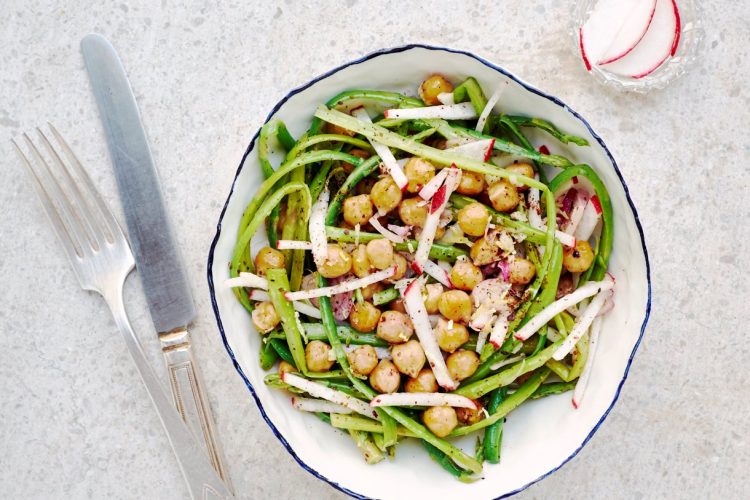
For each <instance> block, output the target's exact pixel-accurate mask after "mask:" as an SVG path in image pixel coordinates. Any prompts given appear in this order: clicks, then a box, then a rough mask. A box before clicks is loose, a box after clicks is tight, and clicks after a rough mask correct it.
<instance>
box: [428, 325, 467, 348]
mask: <svg viewBox="0 0 750 500" xmlns="http://www.w3.org/2000/svg"><path fill="white" fill-rule="evenodd" d="M449 325H450V322H449V321H447V320H445V319H443V318H440V319H438V323H437V327H435V337H437V342H438V345H439V346H440V348H441V349H442V350H444V351H445V352H451V353H452V352H454V351H455V350H456V349H458V348H459V347H461V346H462V345H464V344H465V343H467V342H468V341H469V331H468V330H467V329H466V327H465V326H464V325H462V324H460V323H455V322H454V323H453V326H450V328H449Z"/></svg>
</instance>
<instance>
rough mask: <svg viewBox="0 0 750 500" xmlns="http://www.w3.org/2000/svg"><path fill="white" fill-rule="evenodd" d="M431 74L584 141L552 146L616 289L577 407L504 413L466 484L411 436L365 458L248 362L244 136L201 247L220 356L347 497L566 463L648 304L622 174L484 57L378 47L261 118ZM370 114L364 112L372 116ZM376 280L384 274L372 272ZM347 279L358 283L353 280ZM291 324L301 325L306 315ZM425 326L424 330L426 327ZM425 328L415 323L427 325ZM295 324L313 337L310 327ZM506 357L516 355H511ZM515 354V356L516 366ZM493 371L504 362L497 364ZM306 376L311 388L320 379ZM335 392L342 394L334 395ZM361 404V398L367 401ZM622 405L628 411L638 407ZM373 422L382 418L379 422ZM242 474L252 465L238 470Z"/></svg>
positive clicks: (313, 466)
mask: <svg viewBox="0 0 750 500" xmlns="http://www.w3.org/2000/svg"><path fill="white" fill-rule="evenodd" d="M434 73H441V74H443V75H444V76H445V78H447V79H448V80H449V81H452V82H460V81H464V80H466V78H467V77H469V76H473V77H474V78H476V81H477V83H478V84H479V85H480V86H481V88H483V89H489V90H485V91H486V92H487V93H489V92H491V90H492V89H496V88H497V87H498V85H499V84H500V82H501V81H507V82H508V85H507V88H506V89H505V91H504V92H503V95H502V99H500V101H499V102H498V103H497V105H496V106H495V108H494V112H495V113H498V112H502V113H506V114H509V115H512V116H516V115H521V116H535V117H539V118H541V119H543V120H547V121H550V122H552V123H554V124H555V125H556V126H559V127H560V129H561V130H564V131H566V132H567V133H570V134H575V135H577V136H580V137H582V138H584V139H586V140H587V141H588V143H589V144H590V146H588V147H580V146H576V145H574V144H568V145H565V144H560V145H557V144H556V145H555V148H554V149H555V152H558V151H559V152H560V153H561V154H564V155H566V156H567V157H569V158H570V160H571V161H573V162H575V163H576V164H580V163H582V164H587V165H590V166H591V168H592V169H593V170H594V171H595V172H596V174H597V175H598V176H599V178H600V179H601V181H602V183H603V184H604V185H605V186H606V190H607V191H608V192H609V195H610V198H611V203H612V208H613V212H614V219H613V227H614V233H613V247H612V254H611V257H610V260H609V266H608V270H609V272H610V273H611V274H612V276H613V277H614V278H615V279H616V281H617V286H618V287H619V290H620V291H621V292H620V293H617V295H616V297H615V300H614V302H613V303H612V309H611V310H610V311H609V312H608V313H607V314H606V315H603V316H601V326H602V330H601V334H600V335H599V338H598V339H597V340H598V346H597V349H596V362H595V363H594V364H593V365H592V366H591V371H590V373H589V374H587V376H588V377H589V378H588V386H587V388H586V392H585V398H583V400H582V401H581V402H580V405H579V407H578V409H576V408H575V407H574V406H573V404H572V402H571V394H570V393H568V394H558V395H550V396H547V397H544V398H542V399H537V400H532V401H529V402H527V403H525V404H523V405H521V406H519V407H518V408H516V409H515V410H513V411H512V412H511V413H510V414H508V415H507V421H506V422H505V424H504V430H503V436H504V437H503V443H502V458H501V460H500V463H498V464H485V466H484V470H483V473H482V479H481V480H478V481H476V482H474V483H470V484H465V483H463V482H461V481H458V480H456V478H454V477H453V476H451V475H450V474H447V473H446V472H445V471H444V470H443V469H441V467H440V466H439V465H438V464H437V463H436V462H435V461H433V460H432V459H431V458H430V456H429V455H428V454H427V453H426V452H425V450H424V448H423V446H422V445H421V444H420V443H419V442H418V441H416V440H414V439H411V438H403V439H400V440H399V448H398V453H397V454H396V456H395V458H394V459H393V460H383V461H382V462H380V463H379V464H377V465H368V464H366V463H365V461H364V460H362V454H361V452H360V451H359V450H358V449H357V447H356V445H355V444H354V443H353V442H352V440H351V439H349V437H348V436H347V435H346V433H342V432H341V431H338V430H336V429H333V428H332V427H331V426H330V425H328V424H327V423H325V422H323V421H322V420H320V419H319V418H318V417H316V416H315V415H314V414H311V413H309V412H308V413H303V412H299V411H297V410H295V409H294V408H293V407H292V405H291V404H290V396H291V394H290V393H285V392H284V391H281V390H277V389H273V388H272V387H270V386H268V385H266V384H265V383H264V377H265V376H266V371H265V370H263V369H262V368H261V366H260V364H259V363H258V353H259V350H260V348H261V346H262V343H263V338H261V336H260V335H257V334H255V331H254V329H253V326H252V323H251V320H250V316H249V315H248V314H247V311H246V310H245V309H244V307H243V306H242V305H241V304H240V303H239V302H238V301H237V298H236V297H235V294H234V292H233V289H232V288H230V287H228V286H226V285H225V283H226V281H227V279H228V278H229V271H230V269H229V267H228V266H227V262H229V261H230V259H231V257H232V253H233V249H234V247H235V244H236V242H237V229H238V226H239V223H240V221H241V219H242V216H243V212H244V209H245V207H246V205H247V203H248V200H250V199H251V198H252V197H253V195H254V194H255V193H256V191H257V189H258V186H259V185H260V184H261V183H262V182H263V180H262V174H261V170H260V168H259V162H258V155H257V150H256V143H257V135H256V137H255V138H254V139H253V140H252V141H251V142H250V144H249V145H248V148H247V151H246V153H245V154H244V155H243V157H242V158H241V159H240V158H238V160H239V168H238V170H237V174H236V177H235V179H234V182H233V183H232V185H231V187H230V186H229V182H227V191H228V192H229V196H228V198H227V201H226V204H225V205H224V207H223V209H222V210H221V213H220V214H218V221H217V225H216V233H215V237H214V240H213V242H212V245H211V248H210V251H209V257H208V284H209V291H210V294H211V301H212V305H213V308H214V313H215V316H216V321H217V326H218V332H219V335H220V336H221V339H222V341H223V342H224V345H225V347H226V351H227V355H228V356H229V358H230V360H231V361H232V363H233V364H234V366H235V368H236V370H237V372H238V374H239V376H240V377H241V378H242V380H243V381H244V382H245V384H246V385H247V387H248V390H249V394H248V396H252V397H253V398H254V399H255V401H256V403H257V405H258V409H259V410H260V414H261V416H262V418H263V419H264V420H265V421H266V423H267V424H268V426H269V429H270V431H271V432H273V433H274V434H275V435H276V436H277V437H278V439H279V446H283V447H284V448H285V449H286V450H287V451H288V452H289V453H290V455H292V457H293V458H294V459H295V460H296V461H297V462H298V463H299V464H300V466H301V467H303V468H304V469H305V470H306V471H308V472H309V473H311V474H313V475H314V476H315V477H317V478H319V479H321V480H323V481H326V482H328V483H329V484H330V485H331V486H333V487H334V488H337V489H339V490H340V491H343V492H345V493H347V494H349V495H351V496H353V497H356V498H400V497H403V496H405V495H407V494H408V496H409V497H412V498H443V497H447V498H454V497H456V498H461V497H470V498H474V499H490V498H499V497H506V496H508V495H512V494H514V493H517V492H519V491H521V490H523V489H525V488H526V487H527V486H529V485H530V484H532V483H534V482H536V481H539V480H540V479H542V478H544V477H546V476H548V475H549V474H551V473H552V472H554V471H555V470H557V469H558V468H560V467H561V466H562V465H563V464H565V463H566V462H568V461H569V460H571V459H572V458H573V457H574V456H575V455H576V454H577V453H578V451H579V450H580V449H581V448H582V447H583V446H584V444H585V443H587V442H588V441H589V439H590V438H591V436H592V435H593V434H594V433H595V432H596V430H597V429H598V428H599V427H600V426H601V425H602V423H603V421H604V420H605V417H606V415H607V414H608V413H609V411H610V410H611V408H612V406H613V405H614V403H615V401H616V400H617V398H618V395H619V392H620V389H621V387H622V384H623V383H624V381H625V379H626V377H627V374H628V370H629V369H630V365H631V362H632V360H633V356H634V355H635V351H636V349H637V347H638V345H639V343H640V340H641V337H642V335H643V332H644V329H645V326H646V321H647V319H648V316H649V312H650V307H651V288H650V281H649V264H648V257H647V252H646V247H645V243H644V237H643V232H642V228H641V226H640V222H639V218H638V214H637V213H636V210H635V207H634V205H633V202H632V200H631V199H630V197H629V195H628V189H627V186H626V185H625V181H624V179H623V175H622V173H621V172H620V170H619V169H618V168H617V165H616V163H615V160H614V158H613V157H612V155H611V154H610V152H609V150H608V149H607V147H606V146H605V144H604V141H603V140H602V139H601V138H600V137H599V136H598V135H597V134H596V133H595V132H594V131H593V129H592V128H591V126H590V125H589V124H588V123H587V122H586V121H585V120H584V119H583V118H582V117H581V116H580V115H578V114H577V113H576V112H575V111H573V110H572V109H571V108H570V107H569V106H567V105H566V104H565V103H563V102H562V101H560V100H559V99H558V98H556V97H554V96H552V95H549V94H547V93H545V92H544V91H542V90H539V89H537V88H535V87H533V86H532V85H529V84H527V83H525V82H524V81H522V80H521V79H519V78H518V77H516V76H515V75H513V74H511V73H509V72H508V71H506V70H504V69H502V68H500V67H498V66H496V65H494V64H492V63H490V62H488V61H486V60H484V59H481V58H479V57H477V56H474V55H472V54H469V53H466V52H462V51H458V50H453V49H446V48H439V47H430V46H425V45H408V46H404V47H397V48H393V49H386V50H381V51H379V52H376V53H373V54H370V55H367V56H365V57H363V58H361V59H358V60H356V61H352V62H351V63H348V64H345V65H343V66H341V67H338V68H335V69H333V70H331V71H330V72H328V73H326V74H325V75H323V76H320V77H318V78H315V79H313V80H312V81H310V82H309V83H307V84H305V85H303V86H302V87H299V88H297V89H294V90H292V91H290V92H289V94H288V95H286V96H285V97H284V98H283V99H282V101H280V102H279V104H278V105H277V106H275V107H274V108H273V110H272V111H271V113H270V115H269V116H268V119H269V120H270V119H279V120H283V121H284V123H285V124H286V125H287V128H288V129H289V132H290V133H291V134H292V135H293V136H294V137H300V136H301V135H302V134H303V133H304V132H305V130H307V128H308V127H309V126H310V119H311V115H312V113H313V112H314V111H315V110H316V109H317V108H318V106H319V105H320V104H321V103H323V102H326V101H327V100H328V99H330V98H331V96H334V95H337V94H339V93H340V92H342V91H344V90H350V89H357V88H363V89H374V90H384V91H385V90H387V91H394V90H395V91H404V89H407V92H408V89H412V94H411V95H415V94H416V85H418V83H419V82H421V81H422V80H423V79H424V78H425V77H427V76H428V75H431V74H434ZM415 82H416V85H415ZM374 112H375V110H372V113H373V116H374ZM524 132H525V133H527V135H528V139H529V141H530V143H531V145H532V147H533V148H534V149H535V150H538V149H540V147H541V146H542V145H543V144H545V142H546V143H547V144H549V140H550V139H549V136H547V135H545V132H544V131H542V130H539V129H525V130H524ZM446 166H449V165H446ZM558 175H559V174H558ZM446 177H447V174H446ZM415 196H416V193H415ZM434 196H436V195H435V194H433V197H434ZM584 213H585V210H584ZM590 215H591V214H590ZM581 220H582V222H579V227H580V225H581V224H582V223H583V221H585V220H587V219H585V218H584V216H583V215H582V217H581ZM597 222H598V221H597V218H596V217H595V216H594V217H593V219H592V220H591V221H589V222H588V223H587V225H588V226H589V227H591V226H592V225H593V227H594V231H595V230H596V223H597ZM386 227H387V228H388V229H389V230H391V231H394V230H393V229H391V228H389V227H388V226H387V225H386ZM404 229H406V228H405V227H404V226H398V227H397V229H396V230H398V231H402V230H404ZM577 229H578V228H576V230H577ZM394 232H395V231H394ZM264 237H265V231H260V233H259V234H258V235H257V239H256V241H255V242H254V243H253V246H254V247H255V248H260V247H261V246H263V245H265V244H267V241H266V240H264ZM571 238H572V237H571ZM311 246H312V245H311ZM414 251H416V246H415V249H414ZM380 277H382V278H385V276H375V278H380ZM357 285H362V282H360V283H358V284H357ZM339 286H340V287H345V288H346V287H349V286H351V283H350V282H349V281H345V282H344V283H342V284H340V285H339ZM337 291H341V289H337V290H333V291H331V290H323V291H320V290H317V291H312V292H308V295H307V296H305V295H303V296H301V297H300V296H292V298H300V299H304V298H306V297H307V298H309V297H311V296H314V295H319V294H329V293H334V292H337ZM418 298H419V297H418ZM603 307H604V306H603ZM428 319H429V318H428ZM301 321H303V322H304V324H305V325H308V324H309V322H308V319H307V318H302V320H301ZM420 321H421V320H420ZM304 328H307V326H305V327H304ZM427 328H428V330H429V329H431V325H427ZM423 330H424V329H423ZM428 330H424V332H426V334H429V333H430V332H429V331H428ZM249 333H252V334H249ZM307 333H308V335H311V336H312V335H314V334H315V332H314V331H313V330H308V331H307ZM420 333H423V332H420ZM550 335H552V334H550ZM340 336H341V335H340ZM428 337H429V336H428ZM428 337H426V338H428ZM420 340H422V339H420ZM518 355H520V353H519V354H514V355H513V356H512V357H515V356H518ZM512 357H511V358H509V359H512ZM523 359H525V358H521V359H519V360H518V361H517V363H518V364H520V363H523ZM498 369H500V370H509V369H514V367H513V365H506V366H501V367H499V368H498ZM449 375H450V374H449ZM293 382H295V381H294V380H293ZM295 383H296V382H295ZM315 383H316V384H319V385H320V386H323V383H322V382H321V381H315ZM298 385H299V384H298ZM308 389H309V390H313V389H314V392H316V394H310V393H308V396H305V397H314V398H322V397H323V392H319V387H318V385H315V386H308ZM579 392H580V391H579ZM326 394H327V395H329V396H333V395H332V394H331V393H326ZM336 399H337V400H338V401H342V402H343V401H345V400H344V399H340V396H337V397H336ZM338 401H337V402H338ZM363 401H364V400H363ZM347 402H350V401H347ZM365 403H367V404H369V400H368V401H366V402H365ZM305 404H307V403H305ZM316 404H319V403H318V402H316ZM355 404H356V403H355ZM358 406H360V408H361V405H358ZM629 411H633V412H635V413H637V412H638V408H635V407H634V408H630V409H629ZM334 415H337V414H334ZM354 417H356V418H365V417H360V415H359V414H356V413H353V414H352V415H338V417H337V418H343V419H346V418H354ZM551 422H552V423H553V424H554V425H551V424H550V423H551ZM373 423H374V424H375V425H382V423H381V422H380V421H373ZM449 439H450V443H451V444H452V445H454V446H456V447H459V448H460V449H461V450H463V452H464V453H473V451H474V447H475V444H476V435H468V436H463V437H462V436H455V437H451V438H449ZM245 445H246V446H248V447H252V446H254V445H255V443H253V442H250V441H248V442H247V443H245ZM248 473H252V471H251V470H250V469H248Z"/></svg>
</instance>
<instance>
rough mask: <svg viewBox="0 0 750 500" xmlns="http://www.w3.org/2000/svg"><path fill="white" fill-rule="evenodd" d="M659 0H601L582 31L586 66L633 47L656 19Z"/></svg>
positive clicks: (581, 36)
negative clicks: (653, 19) (655, 10)
mask: <svg viewBox="0 0 750 500" xmlns="http://www.w3.org/2000/svg"><path fill="white" fill-rule="evenodd" d="M655 3H656V2H655V0H599V1H598V2H597V3H596V5H594V8H593V10H592V11H591V15H590V16H589V18H588V19H587V20H586V22H585V23H584V24H583V26H581V29H580V31H579V43H580V46H581V55H582V56H583V59H584V62H585V63H586V69H589V70H590V69H591V65H592V64H602V61H608V62H611V61H614V60H616V59H618V58H620V57H623V56H624V55H625V54H627V53H628V52H630V51H632V49H633V47H634V46H635V45H636V44H637V43H638V42H639V41H640V40H641V39H642V38H643V37H644V36H645V33H646V32H647V30H648V28H649V25H650V24H651V23H652V18H653V17H654V9H655Z"/></svg>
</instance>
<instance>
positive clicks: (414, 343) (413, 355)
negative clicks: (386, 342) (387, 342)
mask: <svg viewBox="0 0 750 500" xmlns="http://www.w3.org/2000/svg"><path fill="white" fill-rule="evenodd" d="M391 357H392V358H393V364H395V365H396V368H398V371H400V372H401V373H403V374H404V375H408V376H410V377H416V376H417V375H418V374H419V371H420V370H421V369H422V367H423V366H424V362H425V360H426V358H425V355H424V351H423V350H422V345H421V344H420V343H419V341H418V340H414V339H412V340H410V341H409V342H406V343H405V344H396V345H394V346H393V347H391Z"/></svg>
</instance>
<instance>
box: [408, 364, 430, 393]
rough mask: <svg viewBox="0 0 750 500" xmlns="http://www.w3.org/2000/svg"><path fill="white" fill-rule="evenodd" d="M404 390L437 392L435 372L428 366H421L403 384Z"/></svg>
mask: <svg viewBox="0 0 750 500" xmlns="http://www.w3.org/2000/svg"><path fill="white" fill-rule="evenodd" d="M404 390H405V391H406V392H437V391H438V383H437V380H435V374H433V373H432V370H430V369H429V368H422V369H421V370H420V371H419V373H418V374H417V376H416V377H409V380H407V381H406V383H405V384H404Z"/></svg>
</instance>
